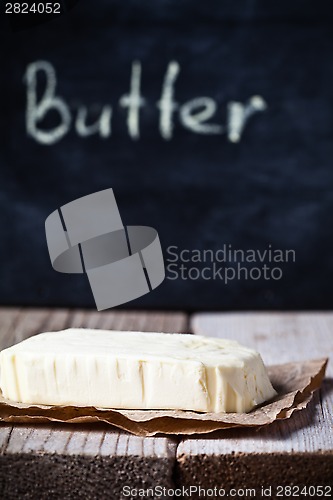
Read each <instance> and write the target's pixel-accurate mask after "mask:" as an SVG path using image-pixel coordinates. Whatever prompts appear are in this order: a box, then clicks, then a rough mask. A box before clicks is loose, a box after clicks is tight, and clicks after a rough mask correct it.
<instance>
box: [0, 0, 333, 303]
mask: <svg viewBox="0 0 333 500" xmlns="http://www.w3.org/2000/svg"><path fill="white" fill-rule="evenodd" d="M92 9H93V10H92ZM14 24H15V23H14ZM12 28H15V26H14V25H13V23H12V26H11V27H10V25H9V23H8V16H7V18H4V17H2V19H1V40H0V43H1V47H2V49H1V55H0V58H1V68H2V69H1V75H0V85H1V89H0V90H1V93H0V103H1V109H2V111H1V115H0V133H1V144H2V145H1V151H0V227H1V239H0V266H1V267H0V272H1V275H0V302H1V303H3V304H30V305H31V304H35V305H37V304H38V305H42V304H48V305H70V306H93V299H92V295H91V291H90V288H89V286H88V282H87V280H86V279H85V278H84V277H82V276H74V275H63V274H59V273H56V272H55V271H54V270H53V269H52V267H51V265H50V261H49V257H48V252H47V247H46V241H45V234H44V221H45V218H46V217H47V216H48V215H49V213H51V212H52V211H53V210H55V209H56V208H58V207H59V206H61V205H62V204H64V203H66V202H69V201H71V200H73V199H75V198H78V197H80V196H84V195H86V194H89V193H92V192H94V191H98V190H101V189H105V188H109V187H112V188H113V189H114V192H115V195H116V198H117V201H118V205H119V208H120V210H121V214H122V217H123V222H124V223H125V224H130V225H137V224H142V225H151V226H153V227H155V228H156V229H157V230H158V232H159V235H160V239H161V243H162V246H163V249H164V251H165V257H168V254H167V248H168V247H169V246H171V245H172V246H178V247H179V249H192V250H193V249H201V250H203V249H213V250H217V249H221V248H223V245H225V244H226V245H231V246H232V248H235V249H244V250H246V249H259V250H260V251H264V250H265V249H267V248H268V247H269V245H271V248H273V249H281V250H286V249H294V250H295V256H296V258H295V262H289V263H283V264H281V269H282V270H283V276H282V278H281V279H279V280H273V279H270V280H267V279H264V278H261V279H258V280H244V279H240V280H236V279H235V280H232V281H230V282H229V283H228V284H225V282H224V281H223V280H221V279H215V280H205V279H202V278H201V279H198V280H190V279H187V280H182V279H177V280H171V279H166V280H165V282H164V283H163V284H162V285H161V286H160V287H159V288H158V289H156V290H155V291H153V292H152V293H150V294H148V295H146V296H145V297H143V298H141V299H138V300H137V301H134V302H132V303H129V304H126V306H127V307H131V308H133V307H155V308H157V307H158V308H179V309H184V308H186V309H206V308H210V309H280V308H284V309H305V308H318V309H325V308H331V307H332V299H333V292H332V287H331V283H330V276H331V275H332V270H333V236H332V231H331V221H332V214H333V191H332V186H333V167H332V158H333V106H332V105H333V65H332V54H333V29H332V11H331V9H330V2H328V1H326V2H323V1H322V2H310V1H305V2H304V1H302V2H300V1H295V2H292V4H291V3H290V2H287V1H286V0H282V1H281V2H279V3H278V4H277V3H274V2H264V1H262V2H258V1H257V2H253V1H250V0H248V1H244V2H242V7H241V8H240V4H239V3H238V4H237V3H235V2H232V1H230V2H227V1H222V2H213V1H206V2H201V1H199V0H198V1H196V0H192V1H185V2H181V4H179V2H176V1H175V0H169V1H166V0H164V1H160V2H156V3H152V2H148V1H144V2H139V1H132V2H126V3H124V2H121V1H117V2H116V1H112V2H110V0H107V1H106V0H105V1H102V2H98V3H95V4H94V6H93V5H92V3H91V2H89V1H88V0H81V1H79V2H78V3H77V5H76V6H75V7H74V8H73V9H72V10H70V12H69V13H67V14H66V15H64V16H61V17H59V18H58V19H56V20H53V21H51V22H49V23H45V24H41V25H39V26H35V27H33V28H30V29H26V30H16V31H13V29H12ZM41 61H44V63H43V64H44V66H43V64H42V63H41ZM45 62H46V63H47V64H46V66H45ZM135 62H136V66H134V68H136V69H134V72H135V71H136V72H138V71H140V68H141V78H140V79H139V78H138V73H136V76H137V78H136V80H134V83H135V82H136V84H138V82H139V83H140V86H141V97H142V98H143V99H144V101H140V104H141V107H140V108H139V112H138V114H137V116H138V120H139V122H138V127H136V124H135V116H136V115H135V113H134V112H133V113H132V115H131V116H132V118H131V120H132V121H131V123H130V125H129V124H128V115H129V110H128V107H126V97H125V100H124V99H123V100H121V97H122V96H124V95H125V96H126V95H127V94H128V93H129V89H130V81H131V74H132V71H133V63H135ZM170 63H171V64H170ZM38 68H40V71H39V72H38V73H37V72H36V71H37V69H38ZM43 68H44V69H43ZM45 68H47V69H48V70H49V73H46V72H45ZM52 70H54V72H55V76H56V78H57V82H55V80H54V79H53V80H52V78H53V76H52ZM172 71H173V72H174V73H173V83H172V84H171V83H170V82H171V80H172V78H171V77H172ZM177 72H178V74H177V75H176V73H177ZM168 75H169V84H166V83H165V82H166V78H167V76H168ZM35 84H36V87H34V85H35ZM52 84H53V85H55V89H54V94H55V95H57V96H58V97H59V98H61V103H62V104H60V108H61V110H60V111H61V113H62V115H59V102H58V101H57V102H58V104H54V100H53V101H52V99H51V101H48V104H49V105H50V107H52V106H51V105H53V106H54V105H55V106H58V108H57V109H53V110H50V111H49V112H47V113H45V116H44V118H43V120H40V121H38V120H37V118H36V113H35V111H36V106H35V107H34V103H33V99H34V96H35V97H36V103H35V104H36V105H38V103H39V104H40V103H41V102H43V99H44V103H47V102H46V101H45V98H46V95H45V88H46V86H48V90H49V92H50V95H51V94H52V88H51V87H52ZM163 88H164V92H165V89H167V90H169V97H170V92H171V94H172V93H173V101H174V106H175V107H174V110H173V111H172V112H171V113H169V115H168V113H167V112H166V110H164V111H165V113H166V114H165V115H164V118H163V120H162V116H161V111H160V109H159V108H158V106H157V103H158V102H159V101H160V100H161V96H162V97H163ZM28 90H29V92H30V94H29V95H30V97H28V93H27V92H28ZM201 96H205V97H207V98H209V99H210V101H208V100H207V99H206V100H205V101H199V102H198V101H196V104H199V103H201V104H204V105H206V106H208V107H207V108H205V111H206V118H207V117H208V118H209V119H208V118H207V120H206V121H205V120H204V118H205V116H204V115H201V118H200V115H199V118H198V116H196V117H194V119H193V115H194V114H195V113H200V112H203V111H204V108H202V107H197V108H195V107H194V103H193V102H191V104H188V105H187V106H184V104H186V103H188V102H189V101H193V100H194V99H196V98H198V97H201ZM252 96H259V97H256V98H255V100H254V101H253V102H254V103H255V104H256V103H257V104H258V103H259V107H260V106H261V107H262V108H265V109H262V110H257V112H256V113H254V114H253V115H252V116H250V117H249V118H248V121H247V122H246V124H245V126H244V129H243V130H242V131H240V132H241V133H240V138H239V140H238V142H233V141H234V140H235V138H236V139H237V137H235V135H234V134H233V133H234V132H235V130H236V131H237V123H235V120H237V117H238V118H239V115H237V114H235V113H236V112H237V110H238V109H240V111H242V109H243V111H244V108H242V107H241V105H243V106H245V109H247V108H246V106H247V105H248V104H249V102H250V101H249V100H250V99H251V97H252ZM51 97H52V98H53V97H54V96H51ZM164 98H166V101H167V96H166V94H164ZM29 99H30V101H29ZM256 99H257V100H256ZM258 99H259V100H258ZM166 101H164V104H165V102H166ZM235 102H236V103H241V105H240V104H236V105H235ZM29 103H30V108H29V106H28V105H29ZM169 103H170V101H169ZM124 104H125V105H124ZM214 106H216V110H215V112H214V115H213V116H211V117H209V116H208V115H209V113H210V112H213V111H214V109H213V108H214ZM64 107H65V108H66V111H65V112H64V111H63V109H64ZM133 109H134V108H133ZM133 109H132V111H133ZM169 111H170V109H169ZM101 112H103V113H104V114H103V117H104V125H103V126H102V136H101V133H100V130H101V129H99V128H98V127H97V128H95V129H94V128H90V129H89V128H88V129H86V128H85V127H84V123H88V124H89V125H92V124H94V123H96V120H98V119H99V118H100V116H101ZM186 112H188V114H187V115H186ZM64 113H65V114H66V117H67V118H66V120H67V121H65V118H64V116H65V115H64ZM85 113H86V122H85V120H84V119H83V118H84V116H85ZM207 113H208V114H207ZM230 113H234V114H233V115H232V114H230ZM78 114H79V116H80V118H79V119H78V118H77V117H78ZM189 115H190V117H189ZM110 116H111V120H109V117H110ZM133 116H134V118H133ZM186 116H187V118H186ZM191 116H192V121H191ZM69 117H70V119H71V120H70V121H69ZM168 117H169V119H170V120H171V122H170V123H172V126H171V125H170V123H169V122H168V120H167V118H168ZM230 117H231V118H230ZM34 118H35V121H34ZM200 119H201V120H202V121H201V122H200ZM230 119H231V120H232V119H233V120H234V123H230ZM77 120H78V121H77ZM133 120H134V122H133ZM161 120H162V125H161ZM165 120H166V121H165ZM193 120H194V121H193ZM199 122H200V123H199ZM228 122H229V124H228ZM198 123H199V125H200V126H199V129H198V128H196V127H197V126H198ZM212 124H213V125H215V127H214V126H212ZM59 125H62V128H59ZM66 127H67V128H66ZM194 129H195V130H194ZM40 131H42V132H43V133H42V134H40ZM54 131H56V132H58V136H57V135H56V134H54V133H53V132H54ZM87 134H88V135H87ZM84 135H86V136H84ZM138 135H139V137H137V136H138ZM170 136H171V137H170ZM200 265H201V264H200ZM222 265H223V264H222ZM245 265H246V266H247V267H251V265H253V264H249V263H247V264H245ZM167 276H168V272H167Z"/></svg>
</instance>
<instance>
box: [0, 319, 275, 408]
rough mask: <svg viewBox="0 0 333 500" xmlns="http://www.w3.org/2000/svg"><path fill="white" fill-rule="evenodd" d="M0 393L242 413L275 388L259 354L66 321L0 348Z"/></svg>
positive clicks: (195, 339) (202, 340)
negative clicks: (73, 325)
mask: <svg viewBox="0 0 333 500" xmlns="http://www.w3.org/2000/svg"><path fill="white" fill-rule="evenodd" d="M0 369H1V381H0V386H1V390H2V393H3V396H4V397H5V398H7V399H9V400H12V401H17V402H20V403H27V404H43V405H75V406H95V407H100V408H123V409H150V410H157V409H174V410H194V411H198V412H248V411H250V410H251V409H252V408H254V407H255V406H256V405H258V404H261V403H263V402H264V401H266V400H269V399H271V398H272V397H273V396H275V395H276V392H275V390H274V389H273V387H272V385H271V383H270V380H269V378H268V375H267V372H266V369H265V366H264V364H263V361H262V359H261V357H260V355H259V354H258V353H257V352H256V351H254V350H252V349H248V348H246V347H243V346H241V345H240V344H238V343H237V342H235V341H230V340H222V339H218V338H209V337H202V336H199V335H187V334H170V333H145V332H123V331H104V330H88V329H77V328H71V329H68V330H63V331H60V332H48V333H41V334H39V335H35V336H34V337H30V338H29V339H27V340H24V341H23V342H20V343H19V344H16V345H14V346H12V347H9V348H8V349H4V350H3V351H2V352H1V353H0Z"/></svg>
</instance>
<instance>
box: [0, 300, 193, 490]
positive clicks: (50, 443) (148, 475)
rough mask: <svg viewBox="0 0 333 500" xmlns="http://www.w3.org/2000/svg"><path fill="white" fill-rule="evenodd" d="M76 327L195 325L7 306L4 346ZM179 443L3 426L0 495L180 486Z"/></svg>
mask: <svg viewBox="0 0 333 500" xmlns="http://www.w3.org/2000/svg"><path fill="white" fill-rule="evenodd" d="M2 313H3V314H2ZM71 326H73V327H74V326H75V327H87V328H88V327H89V328H105V329H119V330H142V331H169V332H183V331H186V330H187V326H188V325H187V317H186V315H185V314H182V313H171V312H149V313H145V312H123V311H112V312H109V311H106V312H96V311H86V310H67V309H15V308H11V309H5V310H2V309H0V338H1V339H2V340H3V343H2V348H3V347H7V346H8V345H11V344H13V343H15V342H18V341H20V340H22V339H24V338H26V337H28V336H30V335H34V334H36V333H39V332H41V331H49V330H60V329H63V328H69V327H71ZM176 446H177V441H176V440H175V439H170V438H164V437H154V438H140V437H137V436H132V435H130V434H127V433H124V432H119V431H118V430H116V429H114V428H112V427H111V426H103V425H90V426H87V425H85V426H83V425H56V424H50V425H38V426H30V425H29V426H28V425H16V426H8V425H1V426H0V497H1V498H6V499H11V498H13V499H14V498H15V499H17V498H39V499H43V498H48V499H50V498H51V499H52V498H54V499H59V498H66V499H67V498H78V497H83V498H92V499H94V498H101V499H103V498H120V497H121V494H122V488H123V487H124V486H125V485H130V486H131V487H136V488H148V487H150V486H157V485H160V486H165V487H172V486H174V482H173V470H174V464H175V457H176Z"/></svg>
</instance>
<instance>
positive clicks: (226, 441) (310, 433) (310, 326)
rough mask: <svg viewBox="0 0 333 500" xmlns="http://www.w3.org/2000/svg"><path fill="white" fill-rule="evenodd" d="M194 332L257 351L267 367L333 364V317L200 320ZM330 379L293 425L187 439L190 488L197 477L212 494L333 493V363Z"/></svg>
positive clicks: (181, 453)
mask: <svg viewBox="0 0 333 500" xmlns="http://www.w3.org/2000/svg"><path fill="white" fill-rule="evenodd" d="M191 326H192V329H193V331H194V333H197V334H201V335H210V336H218V337H221V338H229V339H234V340H238V341H240V342H241V343H242V344H244V345H247V346H249V347H253V348H255V349H257V350H258V351H259V352H260V353H261V354H262V357H263V359H264V361H265V362H266V363H267V364H276V363H279V362H281V363H283V362H288V361H293V360H306V359H311V358H320V357H326V356H330V357H331V358H333V336H332V331H333V314H331V313H314V314H309V313H307V314H305V313H303V314H302V313H294V314H293V313H259V314H256V313H239V314H221V313H203V314H197V315H194V316H193V318H192V321H191ZM327 375H328V377H327V378H326V380H325V382H324V384H323V387H322V389H321V391H320V392H317V393H316V394H315V396H314V398H313V401H312V402H311V403H310V404H309V406H308V408H307V409H306V410H303V411H301V412H298V413H296V414H294V415H293V416H292V418H291V419H289V420H286V421H283V422H276V423H274V424H272V425H270V426H267V427H264V428H262V429H261V430H259V431H254V430H247V429H234V430H229V431H224V432H223V433H222V432H220V433H215V435H212V436H209V437H199V438H188V439H184V440H182V441H181V443H180V444H179V446H178V450H177V460H178V468H179V474H180V477H181V480H182V481H183V483H184V484H185V485H189V484H193V481H194V479H195V478H197V480H198V481H199V484H200V485H201V486H202V487H206V488H207V487H210V488H211V487H214V486H217V485H221V486H222V487H237V485H238V486H239V485H242V486H244V487H255V486H256V485H264V486H267V487H268V486H272V485H275V486H276V485H277V484H281V485H291V484H298V485H323V484H329V485H332V486H333V432H332V430H333V428H332V422H333V411H332V410H333V398H332V395H333V378H332V376H333V372H332V361H331V363H330V364H329V367H328V372H327ZM203 467H204V468H205V474H201V473H200V471H201V470H202V468H203ZM257 493H258V492H257ZM194 498H195V497H194Z"/></svg>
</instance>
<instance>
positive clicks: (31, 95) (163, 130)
mask: <svg viewBox="0 0 333 500" xmlns="http://www.w3.org/2000/svg"><path fill="white" fill-rule="evenodd" d="M180 69H181V68H180V65H179V63H178V62H176V61H171V62H169V64H168V65H167V68H166V72H165V75H164V79H163V81H162V87H161V94H160V99H159V100H158V102H157V103H155V104H154V103H151V102H150V101H149V100H148V99H147V98H145V97H143V96H142V95H141V74H142V67H141V63H140V62H139V61H134V62H133V64H132V68H131V76H130V86H129V91H128V93H126V94H124V95H122V96H120V98H119V100H118V103H117V104H118V105H119V106H120V107H121V108H124V109H125V110H126V111H127V119H126V122H127V131H128V135H129V137H131V139H133V140H139V139H140V135H141V133H140V132H141V131H140V128H141V121H140V111H141V110H142V108H144V107H145V106H152V105H153V106H156V108H157V110H158V114H159V117H158V129H159V133H160V135H161V137H162V138H163V139H164V140H166V141H170V140H171V139H172V138H173V136H174V133H175V130H174V128H175V120H176V119H178V123H179V124H180V126H182V127H183V128H185V129H186V130H188V131H190V132H192V133H195V134H202V135H221V134H225V135H226V138H227V140H228V141H230V142H233V143H237V142H239V141H240V140H241V138H242V134H243V131H244V128H245V126H246V124H247V123H248V121H249V119H250V118H251V116H253V115H254V114H256V113H258V112H262V111H265V110H266V109H267V103H266V102H265V100H264V99H263V97H261V96H259V95H256V96H252V97H250V98H249V99H248V100H247V101H246V102H245V103H242V102H239V101H229V102H227V103H226V109H227V118H226V124H225V125H224V124H218V123H215V119H214V117H216V114H217V108H218V106H217V102H216V100H214V99H213V98H212V97H207V96H200V97H196V98H195V99H192V100H190V101H187V102H183V103H182V104H180V103H178V102H177V101H176V100H175V94H176V82H177V79H178V77H179V74H180ZM43 82H45V83H44V89H43V92H40V87H41V86H42V84H43ZM25 83H26V96H27V102H26V131H27V134H28V135H29V136H30V137H32V138H33V139H35V140H36V141H37V142H39V143H40V144H44V145H52V144H55V143H57V142H59V141H60V140H61V139H62V138H63V137H64V136H65V135H66V134H68V133H69V131H70V130H71V128H73V130H74V131H75V132H76V134H77V135H78V136H79V137H82V138H84V137H89V136H92V135H98V136H99V137H100V138H101V139H107V138H109V137H110V136H112V120H113V119H114V113H113V108H114V105H111V104H109V103H106V104H101V105H98V108H99V110H100V112H99V117H98V119H94V121H92V123H91V120H89V115H91V111H92V110H91V108H89V107H87V106H84V105H80V106H78V107H76V108H74V107H73V106H70V105H69V104H68V103H67V102H66V100H65V98H64V97H61V96H60V95H58V93H57V74H56V70H55V68H54V67H53V65H52V64H51V63H50V62H48V61H35V62H32V63H31V64H29V65H28V66H27V69H26V72H25ZM50 112H53V115H54V114H55V113H56V114H57V123H56V124H55V125H53V127H51V128H50V127H47V128H46V127H45V124H43V121H44V120H45V119H46V118H47V116H48V114H49V113H50ZM211 120H214V123H213V122H211ZM89 122H90V123H89ZM43 125H44V126H43Z"/></svg>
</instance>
